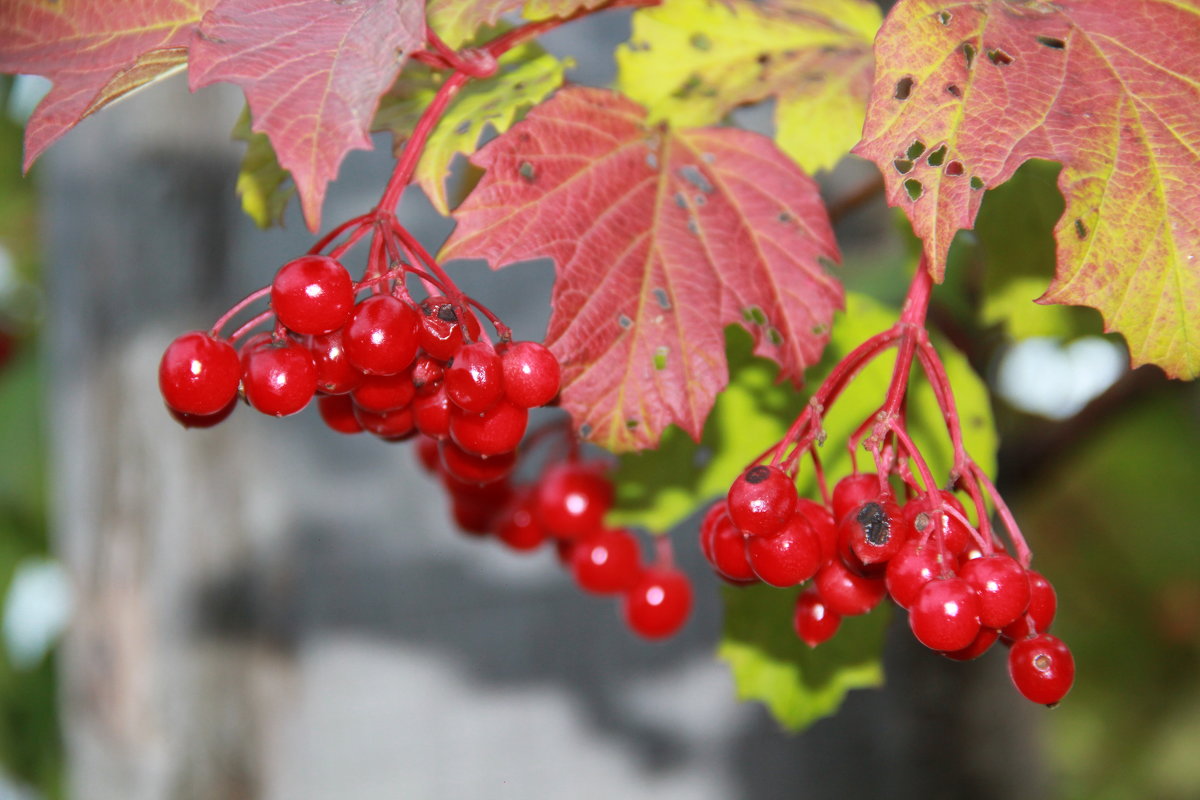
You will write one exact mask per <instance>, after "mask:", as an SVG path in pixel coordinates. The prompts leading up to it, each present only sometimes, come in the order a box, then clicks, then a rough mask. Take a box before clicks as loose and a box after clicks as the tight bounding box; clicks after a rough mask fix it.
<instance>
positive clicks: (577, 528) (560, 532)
mask: <svg viewBox="0 0 1200 800" xmlns="http://www.w3.org/2000/svg"><path fill="white" fill-rule="evenodd" d="M612 503H613V487H612V483H611V482H610V481H609V480H608V478H606V477H604V475H603V474H602V473H601V472H600V470H599V469H597V468H596V467H593V466H589V465H585V464H582V463H580V462H577V461H575V462H566V463H562V464H555V465H553V466H551V467H550V468H549V469H547V470H546V471H545V473H543V475H542V477H541V480H539V481H538V484H537V504H536V508H537V515H538V519H539V520H540V521H541V523H542V525H543V527H545V528H546V530H547V531H548V532H549V533H550V534H551V535H552V536H555V537H557V538H559V539H576V538H578V537H580V536H585V535H587V534H589V533H591V532H592V531H596V530H599V529H600V527H601V525H602V524H603V522H604V515H605V514H607V513H608V509H609V508H611V507H612Z"/></svg>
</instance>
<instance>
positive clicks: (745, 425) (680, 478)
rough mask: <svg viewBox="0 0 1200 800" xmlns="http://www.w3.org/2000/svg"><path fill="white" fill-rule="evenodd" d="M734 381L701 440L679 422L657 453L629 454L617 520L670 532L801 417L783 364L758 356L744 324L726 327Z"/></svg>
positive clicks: (620, 476) (619, 478) (622, 469)
mask: <svg viewBox="0 0 1200 800" xmlns="http://www.w3.org/2000/svg"><path fill="white" fill-rule="evenodd" d="M725 341H726V354H727V358H728V360H729V373H730V375H729V386H728V387H727V388H726V389H725V391H723V392H721V394H720V395H718V396H717V401H716V404H715V405H714V406H713V410H712V412H711V413H710V414H709V416H708V420H707V421H706V423H705V425H704V434H703V435H702V436H701V439H700V443H699V444H696V442H694V441H693V440H692V438H691V437H690V436H688V435H687V434H686V433H685V432H684V431H683V430H681V429H680V428H678V427H676V426H674V425H672V426H671V427H670V428H668V429H667V431H666V432H665V433H664V434H663V437H662V442H661V443H660V445H659V446H658V448H657V449H655V450H642V451H640V452H636V453H625V454H622V455H621V456H620V458H619V459H618V468H617V472H616V474H615V475H614V481H615V483H616V486H617V508H616V510H614V511H613V512H612V513H611V514H610V520H611V521H612V522H613V523H614V524H618V525H640V526H642V527H644V528H647V529H649V530H650V531H651V532H652V533H656V534H659V533H665V532H666V531H668V530H670V529H671V528H673V527H674V526H675V525H677V524H679V523H680V522H682V521H683V520H684V519H686V518H687V517H688V516H689V515H690V514H691V513H692V512H694V511H695V510H696V508H697V507H698V506H699V505H700V504H701V503H704V502H705V501H706V500H708V499H709V498H712V497H716V496H717V495H720V494H724V493H725V492H727V491H728V490H729V484H730V483H732V482H733V480H734V478H736V477H737V476H738V474H739V473H740V472H741V471H742V470H743V469H745V467H746V464H748V463H749V462H750V461H752V460H754V459H755V458H756V457H757V456H758V455H759V454H760V453H762V452H763V451H764V450H765V449H766V448H768V447H770V446H771V444H772V443H773V442H776V441H778V440H779V438H780V437H781V436H783V434H784V433H785V432H786V431H787V427H788V425H789V424H790V422H791V420H792V419H793V418H795V416H796V414H798V413H799V412H800V408H801V405H800V396H799V395H798V394H797V393H796V392H795V391H794V390H793V389H791V388H790V387H789V386H788V385H787V384H784V383H777V382H776V380H777V377H778V375H779V366H778V365H777V364H775V362H773V361H769V360H767V359H765V358H756V357H755V356H754V355H753V353H752V348H753V346H754V342H753V340H752V339H751V337H750V334H749V333H747V332H746V330H745V329H744V328H742V327H741V326H740V325H730V326H728V327H726V328H725Z"/></svg>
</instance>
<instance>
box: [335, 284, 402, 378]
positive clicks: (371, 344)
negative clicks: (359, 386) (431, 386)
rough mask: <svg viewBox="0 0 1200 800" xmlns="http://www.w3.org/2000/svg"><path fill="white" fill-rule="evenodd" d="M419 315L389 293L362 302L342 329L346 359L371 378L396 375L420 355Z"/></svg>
mask: <svg viewBox="0 0 1200 800" xmlns="http://www.w3.org/2000/svg"><path fill="white" fill-rule="evenodd" d="M420 325H421V323H420V316H419V315H418V314H417V312H416V311H414V310H413V309H412V308H411V307H410V306H409V305H408V304H407V303H405V302H404V301H402V300H399V299H397V298H395V297H392V296H391V295H388V294H377V295H373V296H371V297H368V298H367V299H366V300H363V301H362V302H361V303H359V304H358V306H357V307H356V308H355V309H354V313H353V314H351V315H350V321H349V322H347V323H346V326H345V328H343V330H342V343H343V345H344V347H345V350H346V357H347V358H348V359H350V363H351V364H353V365H354V366H355V367H357V368H358V369H360V370H362V371H363V372H366V373H368V374H370V375H395V374H396V373H398V372H401V371H403V370H404V368H405V367H407V366H408V365H409V364H411V363H412V361H413V358H415V357H416V355H417V330H418V329H419V328H420Z"/></svg>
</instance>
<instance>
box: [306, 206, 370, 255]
mask: <svg viewBox="0 0 1200 800" xmlns="http://www.w3.org/2000/svg"><path fill="white" fill-rule="evenodd" d="M373 216H374V213H373V212H371V213H367V214H362V215H361V216H357V217H354V218H353V219H348V220H346V221H345V222H343V223H342V224H341V225H338V226H337V227H336V228H334V229H333V230H331V231H330V232H329V233H327V234H325V235H324V236H322V237H321V238H320V239H318V240H317V243H316V244H314V245H313V246H312V247H310V248H308V253H309V255H317V254H318V253H320V252H321V251H322V250H324V249H325V248H326V247H328V246H329V244H330V243H331V242H333V240H334V239H336V238H337V237H339V236H341V235H342V234H343V233H345V232H346V231H347V230H349V229H350V228H353V227H354V226H355V225H360V226H361V225H366V224H368V223H369V222H370V221H371V219H372V218H373Z"/></svg>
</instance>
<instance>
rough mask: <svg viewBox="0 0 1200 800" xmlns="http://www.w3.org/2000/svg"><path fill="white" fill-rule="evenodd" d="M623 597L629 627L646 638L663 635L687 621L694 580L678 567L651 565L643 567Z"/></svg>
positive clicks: (676, 629)
mask: <svg viewBox="0 0 1200 800" xmlns="http://www.w3.org/2000/svg"><path fill="white" fill-rule="evenodd" d="M623 598H624V603H623V609H624V613H625V622H626V624H627V625H628V626H629V628H630V630H632V631H633V632H634V633H636V634H638V635H639V636H642V637H645V638H647V639H664V638H666V637H668V636H671V635H672V634H674V633H675V632H676V631H678V630H679V629H680V628H682V627H683V624H684V623H685V622H687V618H688V615H689V614H690V613H691V611H692V584H691V583H690V582H689V581H688V578H687V575H685V574H683V573H682V572H680V571H679V570H677V569H673V568H669V567H651V568H649V569H646V570H643V571H642V573H641V575H639V576H638V579H637V580H636V581H635V582H634V584H633V586H631V587H630V588H629V589H628V590H626V591H625V593H624V595H623Z"/></svg>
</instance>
